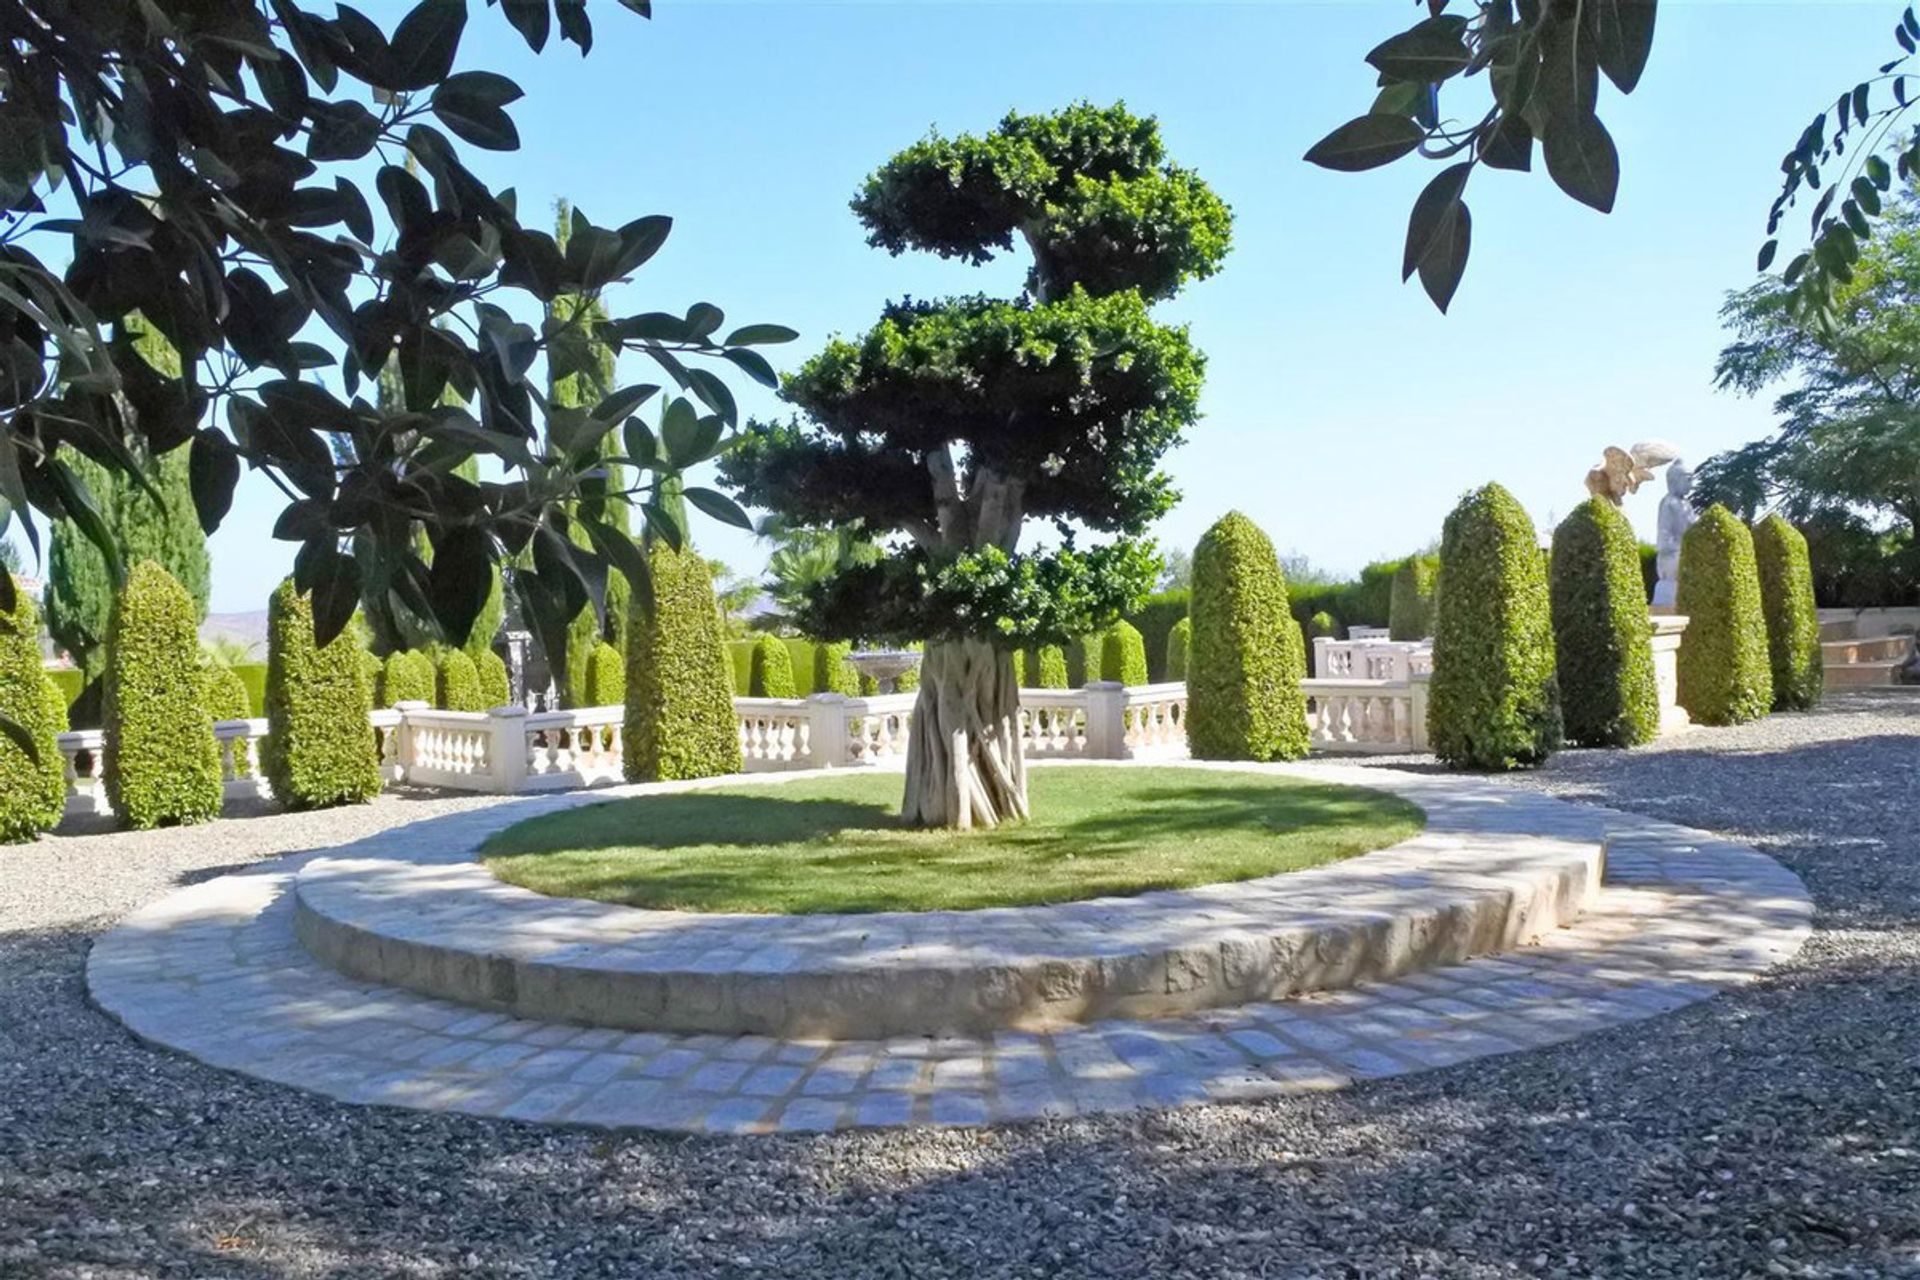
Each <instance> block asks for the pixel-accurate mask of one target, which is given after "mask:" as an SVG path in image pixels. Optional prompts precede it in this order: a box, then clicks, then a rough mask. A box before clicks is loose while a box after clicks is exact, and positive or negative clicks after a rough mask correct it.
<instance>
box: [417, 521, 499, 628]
mask: <svg viewBox="0 0 1920 1280" xmlns="http://www.w3.org/2000/svg"><path fill="white" fill-rule="evenodd" d="M427 593H428V595H429V597H430V598H431V599H432V601H433V616H434V617H435V618H436V619H438V620H439V623H440V626H441V628H442V629H443V630H444V631H445V632H446V636H447V642H448V643H449V644H456V645H460V644H465V643H466V642H467V636H468V633H469V632H470V631H472V630H473V620H474V619H475V618H477V617H479V616H480V611H481V610H482V609H483V608H485V607H486V603H487V597H488V596H489V595H491V594H492V593H493V557H492V555H491V554H490V552H489V549H488V546H487V538H486V535H485V534H483V533H481V532H480V531H479V530H478V529H475V528H471V527H467V526H458V527H455V528H452V529H448V530H447V531H446V532H444V533H443V534H441V535H440V537H438V538H437V539H435V540H434V544H433V565H432V567H431V568H430V569H429V571H428V575H427Z"/></svg>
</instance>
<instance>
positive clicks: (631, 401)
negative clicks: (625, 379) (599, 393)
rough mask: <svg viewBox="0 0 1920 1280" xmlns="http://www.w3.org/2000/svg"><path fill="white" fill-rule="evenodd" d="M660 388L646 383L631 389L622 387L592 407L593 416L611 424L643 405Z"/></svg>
mask: <svg viewBox="0 0 1920 1280" xmlns="http://www.w3.org/2000/svg"><path fill="white" fill-rule="evenodd" d="M659 390H660V388H659V387H656V386H653V385H651V384H648V383H642V384H640V385H638V386H633V387H622V388H621V389H620V390H618V391H615V392H613V393H612V394H611V395H609V396H607V398H606V399H604V400H602V401H601V402H600V403H599V404H597V405H595V406H594V409H593V416H594V417H596V418H599V419H600V420H601V421H603V422H612V421H615V420H617V419H620V418H624V417H626V416H627V415H628V414H630V413H632V412H633V411H634V410H635V409H638V408H639V407H640V406H641V405H643V404H645V403H646V402H647V400H648V399H649V398H650V397H651V396H652V395H653V394H654V393H655V392H657V391H659Z"/></svg>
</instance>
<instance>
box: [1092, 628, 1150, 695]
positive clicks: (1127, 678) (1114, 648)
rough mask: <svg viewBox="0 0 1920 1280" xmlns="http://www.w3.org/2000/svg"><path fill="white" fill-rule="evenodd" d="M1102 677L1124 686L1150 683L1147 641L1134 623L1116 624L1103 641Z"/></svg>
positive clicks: (1101, 642) (1101, 656) (1108, 629)
mask: <svg viewBox="0 0 1920 1280" xmlns="http://www.w3.org/2000/svg"><path fill="white" fill-rule="evenodd" d="M1100 678H1101V679H1102V680H1117V681H1119V682H1120V683H1121V684H1124V685H1129V686H1131V685H1138V684H1146V683H1147V682H1148V680H1149V679H1150V678H1151V677H1149V676H1148V675H1147V642H1146V639H1145V638H1144V637H1143V636H1141V634H1140V632H1139V631H1138V630H1137V629H1135V627H1134V625H1133V624H1132V623H1130V622H1116V623H1114V624H1113V625H1112V626H1111V627H1109V628H1107V631H1106V634H1105V635H1104V636H1102V637H1101V641H1100Z"/></svg>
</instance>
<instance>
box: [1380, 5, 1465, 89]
mask: <svg viewBox="0 0 1920 1280" xmlns="http://www.w3.org/2000/svg"><path fill="white" fill-rule="evenodd" d="M1465 30H1466V22H1465V20H1464V19H1462V18H1459V17H1454V16H1448V15H1443V16H1441V17H1437V18H1429V19H1427V20H1426V21H1425V22H1422V23H1420V24H1419V25H1418V26H1415V27H1412V28H1409V29H1408V30H1406V31H1403V32H1401V33H1400V34H1399V35H1397V36H1394V37H1392V38H1391V39H1388V40H1385V41H1383V42H1382V43H1380V44H1379V45H1376V46H1375V47H1374V49H1373V51H1372V52H1371V53H1369V54H1368V55H1367V61H1368V62H1369V63H1371V64H1372V65H1373V67H1374V69H1375V70H1377V71H1379V72H1380V74H1381V75H1383V76H1386V77H1387V78H1388V79H1389V80H1412V81H1416V82H1425V83H1427V84H1438V83H1439V82H1440V81H1442V80H1445V79H1447V78H1448V77H1450V76H1455V75H1458V74H1459V73H1460V72H1462V71H1465V70H1466V69H1467V63H1468V62H1469V61H1471V60H1472V57H1473V54H1472V52H1471V51H1470V50H1469V49H1468V48H1467V45H1466V41H1465V40H1464V39H1463V38H1462V36H1463V33H1464V32H1465Z"/></svg>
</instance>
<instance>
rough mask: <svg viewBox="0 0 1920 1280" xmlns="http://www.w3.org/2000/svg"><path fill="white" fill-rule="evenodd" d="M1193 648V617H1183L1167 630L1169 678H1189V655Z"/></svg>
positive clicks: (1167, 669) (1167, 668) (1167, 667)
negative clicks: (1171, 628)
mask: <svg viewBox="0 0 1920 1280" xmlns="http://www.w3.org/2000/svg"><path fill="white" fill-rule="evenodd" d="M1192 649H1193V619H1192V618H1182V619H1180V621H1178V622H1176V623H1174V624H1173V630H1171V631H1169V632H1167V665H1166V671H1167V679H1169V680H1185V679H1186V678H1187V655H1188V654H1189V653H1190V652H1191V651H1192Z"/></svg>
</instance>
